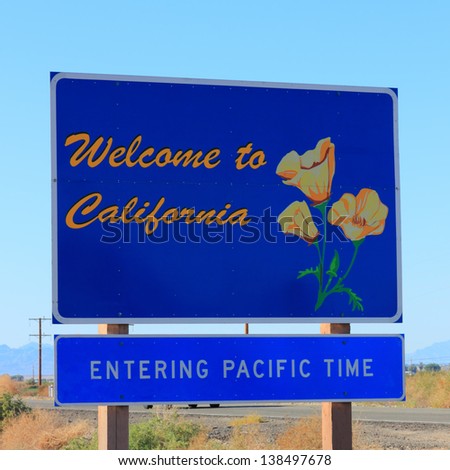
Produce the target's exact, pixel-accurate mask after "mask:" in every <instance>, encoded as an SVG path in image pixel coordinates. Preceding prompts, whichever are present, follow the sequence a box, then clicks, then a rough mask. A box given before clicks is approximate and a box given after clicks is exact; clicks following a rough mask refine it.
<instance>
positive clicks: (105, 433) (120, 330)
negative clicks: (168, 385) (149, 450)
mask: <svg viewBox="0 0 450 470" xmlns="http://www.w3.org/2000/svg"><path fill="white" fill-rule="evenodd" d="M98 332H99V334H101V335H127V334H128V325H99V326H98ZM128 434H129V407H128V406H99V407H98V449H99V450H128V447H129V436H128Z"/></svg>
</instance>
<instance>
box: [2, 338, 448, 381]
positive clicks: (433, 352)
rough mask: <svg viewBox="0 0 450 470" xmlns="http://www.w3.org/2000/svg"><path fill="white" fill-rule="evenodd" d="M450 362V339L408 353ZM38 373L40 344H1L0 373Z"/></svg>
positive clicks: (411, 357) (48, 348)
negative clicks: (10, 345)
mask: <svg viewBox="0 0 450 470" xmlns="http://www.w3.org/2000/svg"><path fill="white" fill-rule="evenodd" d="M421 362H422V363H423V364H429V363H432V362H436V363H438V364H441V365H442V364H450V340H449V341H443V342H441V343H435V344H433V345H431V346H428V347H427V348H423V349H419V350H417V351H415V352H413V353H408V354H406V364H411V363H412V364H419V363H421ZM2 374H9V375H23V376H25V377H32V376H33V374H34V377H37V375H38V344H37V343H28V344H26V345H25V346H22V347H20V348H10V347H9V346H6V345H4V344H3V345H0V375H2ZM42 375H44V376H49V375H50V376H53V345H51V344H43V345H42Z"/></svg>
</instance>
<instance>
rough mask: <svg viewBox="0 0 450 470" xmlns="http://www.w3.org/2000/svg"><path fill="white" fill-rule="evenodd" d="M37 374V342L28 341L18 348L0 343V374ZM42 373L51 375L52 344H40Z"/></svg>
mask: <svg viewBox="0 0 450 470" xmlns="http://www.w3.org/2000/svg"><path fill="white" fill-rule="evenodd" d="M2 374H9V375H23V376H25V377H32V376H33V375H34V377H37V376H38V344H37V343H28V344H26V345H25V346H22V347H20V348H10V347H9V346H6V345H5V344H1V345H0V375H2ZM42 375H44V376H46V375H51V376H52V375H53V345H51V344H43V345H42Z"/></svg>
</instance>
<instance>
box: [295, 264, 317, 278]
mask: <svg viewBox="0 0 450 470" xmlns="http://www.w3.org/2000/svg"><path fill="white" fill-rule="evenodd" d="M310 274H314V276H316V277H317V279H319V277H320V271H319V266H316V267H315V268H308V269H304V270H303V271H299V272H298V276H297V279H301V278H302V277H305V276H309V275H310Z"/></svg>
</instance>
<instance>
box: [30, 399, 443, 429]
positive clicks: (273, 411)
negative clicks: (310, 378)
mask: <svg viewBox="0 0 450 470" xmlns="http://www.w3.org/2000/svg"><path fill="white" fill-rule="evenodd" d="M27 403H28V404H29V406H31V407H33V408H52V407H53V402H52V401H51V400H46V399H36V400H27ZM64 408H71V409H83V410H96V407H95V406H82V407H79V406H78V407H75V406H72V407H64ZM177 410H178V412H179V414H182V415H208V416H230V417H235V416H236V417H237V416H247V415H251V414H254V415H258V416H261V417H267V418H283V417H288V418H303V417H306V416H311V415H314V414H316V415H317V414H320V412H321V406H320V404H310V403H308V404H306V403H296V404H286V403H283V404H273V403H270V404H255V403H246V404H235V405H221V406H220V408H210V407H209V406H207V405H199V406H198V408H196V409H189V408H188V407H186V406H177ZM130 411H131V412H137V413H149V411H148V410H145V409H144V407H143V406H131V407H130ZM352 413H353V419H354V420H355V421H384V422H398V423H429V424H447V425H450V409H438V408H414V409H413V408H396V407H384V406H364V405H360V404H353V406H352Z"/></svg>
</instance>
